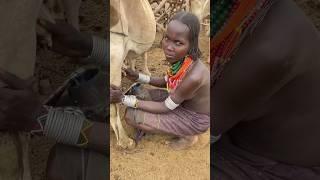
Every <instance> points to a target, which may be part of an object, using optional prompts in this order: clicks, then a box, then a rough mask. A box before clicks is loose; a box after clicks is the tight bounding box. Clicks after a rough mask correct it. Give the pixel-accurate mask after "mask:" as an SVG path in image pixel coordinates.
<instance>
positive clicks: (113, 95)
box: [110, 84, 123, 104]
mask: <svg viewBox="0 0 320 180" xmlns="http://www.w3.org/2000/svg"><path fill="white" fill-rule="evenodd" d="M122 98H123V92H122V91H121V89H120V87H117V86H115V85H113V84H111V85H110V103H111V104H113V103H120V102H121V101H122Z"/></svg>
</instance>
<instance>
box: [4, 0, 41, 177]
mask: <svg viewBox="0 0 320 180" xmlns="http://www.w3.org/2000/svg"><path fill="white" fill-rule="evenodd" d="M40 5H41V0H28V1H21V0H10V1H0V22H1V25H0V34H1V36H0V67H1V68H3V69H5V70H7V71H9V72H11V73H14V74H16V75H17V76H19V77H20V78H29V77H30V76H32V75H33V72H34V66H35V59H36V31H35V27H36V20H37V17H38V12H39V9H40ZM18 111H19V110H17V112H18ZM0 136H1V137H0V157H1V159H0V179H1V180H31V175H30V168H29V162H28V159H29V158H28V141H27V140H28V136H27V135H24V134H23V133H10V134H9V133H7V132H1V134H0Z"/></svg>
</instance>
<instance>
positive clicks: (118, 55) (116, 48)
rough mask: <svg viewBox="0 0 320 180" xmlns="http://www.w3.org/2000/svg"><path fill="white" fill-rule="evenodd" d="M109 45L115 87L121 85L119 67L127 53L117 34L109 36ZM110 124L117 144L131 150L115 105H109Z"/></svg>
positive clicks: (111, 74)
mask: <svg viewBox="0 0 320 180" xmlns="http://www.w3.org/2000/svg"><path fill="white" fill-rule="evenodd" d="M110 39H111V45H110V52H111V57H110V83H111V84H113V85H116V86H120V85H121V67H122V64H123V60H124V57H125V56H126V54H127V52H126V51H125V49H124V46H123V45H124V44H125V43H124V41H125V39H124V37H123V36H120V35H117V34H113V33H111V34H110ZM110 124H111V126H112V128H113V130H114V132H115V133H116V137H117V144H118V145H119V146H120V147H122V148H131V147H133V145H134V143H133V140H132V139H130V138H129V137H128V136H127V134H126V132H125V130H124V129H123V127H122V124H121V120H120V115H119V106H118V105H115V104H111V105H110Z"/></svg>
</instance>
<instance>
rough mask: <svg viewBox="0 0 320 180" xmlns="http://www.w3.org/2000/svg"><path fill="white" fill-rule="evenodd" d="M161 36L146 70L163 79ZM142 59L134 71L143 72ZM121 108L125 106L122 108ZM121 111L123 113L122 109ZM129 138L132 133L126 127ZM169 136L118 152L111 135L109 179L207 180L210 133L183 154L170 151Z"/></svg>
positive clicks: (205, 41)
mask: <svg viewBox="0 0 320 180" xmlns="http://www.w3.org/2000/svg"><path fill="white" fill-rule="evenodd" d="M161 37H162V34H161V33H157V36H156V41H155V42H154V45H153V47H152V48H151V49H150V50H149V51H148V67H149V70H150V72H151V73H152V75H155V76H157V75H158V76H163V74H164V73H165V72H166V69H167V68H168V66H167V63H166V62H165V58H164V55H163V51H162V49H160V47H159V42H160V40H161ZM200 50H201V51H202V52H203V56H202V60H203V62H206V61H207V58H208V57H209V37H207V36H205V34H204V32H202V33H201V36H200ZM142 67H143V60H142V58H141V57H138V58H137V69H138V70H142ZM131 83H132V82H131V81H130V80H128V79H125V78H123V81H122V85H123V89H127V88H128V87H129V86H130V85H131ZM123 109H124V107H123ZM123 109H122V110H123ZM123 124H124V127H125V129H126V130H127V132H128V133H129V136H130V137H134V133H135V131H134V130H133V129H132V128H131V127H128V126H126V125H125V122H124V121H123ZM170 138H171V137H170V136H163V135H147V136H146V137H144V138H143V139H142V140H141V141H140V142H139V144H138V146H137V147H136V148H135V149H134V150H132V151H121V150H119V149H118V148H117V146H116V138H115V135H114V133H113V132H110V152H111V154H110V158H111V162H110V167H111V168H110V170H111V172H110V177H111V179H112V180H125V179H130V180H131V179H132V180H133V179H148V180H149V179H157V180H158V179H186V180H188V179H190V180H191V179H192V180H194V179H199V180H202V179H203V180H205V179H210V170H209V165H210V160H209V159H210V146H209V131H207V132H206V133H205V134H203V135H201V136H200V141H199V142H198V143H197V144H196V145H195V146H194V147H192V148H190V149H188V150H183V151H173V150H171V149H170V148H169V147H168V145H166V141H168V140H170Z"/></svg>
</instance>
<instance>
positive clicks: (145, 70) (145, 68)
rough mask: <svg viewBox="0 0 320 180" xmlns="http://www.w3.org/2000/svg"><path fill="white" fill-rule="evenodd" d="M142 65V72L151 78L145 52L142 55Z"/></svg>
mask: <svg viewBox="0 0 320 180" xmlns="http://www.w3.org/2000/svg"><path fill="white" fill-rule="evenodd" d="M143 63H144V67H143V72H144V73H145V74H147V75H149V76H151V73H150V71H149V68H148V53H147V52H144V53H143Z"/></svg>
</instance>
